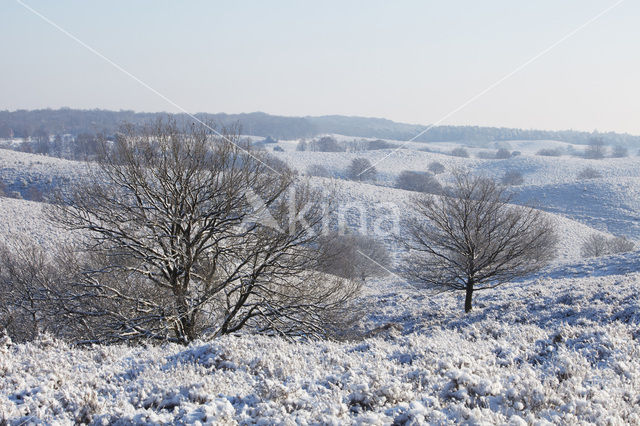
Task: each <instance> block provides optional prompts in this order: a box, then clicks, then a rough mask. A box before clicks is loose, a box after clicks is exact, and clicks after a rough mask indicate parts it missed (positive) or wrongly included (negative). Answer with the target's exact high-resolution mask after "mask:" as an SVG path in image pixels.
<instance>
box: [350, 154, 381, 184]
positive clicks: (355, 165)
mask: <svg viewBox="0 0 640 426" xmlns="http://www.w3.org/2000/svg"><path fill="white" fill-rule="evenodd" d="M377 174H378V172H377V170H376V168H375V167H373V166H372V165H371V162H370V161H369V160H367V159H366V158H354V159H353V160H352V161H351V164H350V165H349V168H348V169H347V176H348V177H349V179H351V180H359V181H364V180H375V178H376V176H377Z"/></svg>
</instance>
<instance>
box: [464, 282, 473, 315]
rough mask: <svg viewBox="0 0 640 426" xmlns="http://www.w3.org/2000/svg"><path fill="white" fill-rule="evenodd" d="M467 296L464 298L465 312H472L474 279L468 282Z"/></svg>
mask: <svg viewBox="0 0 640 426" xmlns="http://www.w3.org/2000/svg"><path fill="white" fill-rule="evenodd" d="M466 293H467V294H466V296H465V298H464V311H465V312H470V311H471V297H472V296H473V279H471V278H470V279H469V280H468V281H467V288H466Z"/></svg>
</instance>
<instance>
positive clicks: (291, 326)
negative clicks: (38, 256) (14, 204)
mask: <svg viewBox="0 0 640 426" xmlns="http://www.w3.org/2000/svg"><path fill="white" fill-rule="evenodd" d="M270 164H273V163H271V162H270V160H269V158H268V155H267V154H266V153H264V152H262V153H261V152H254V151H251V149H250V147H249V146H242V142H241V140H240V138H239V134H238V132H237V131H234V130H233V129H232V130H230V131H225V132H223V136H218V135H213V134H211V132H210V131H209V130H207V128H205V127H203V126H197V125H191V126H187V127H185V128H183V127H181V126H178V125H177V124H176V123H175V122H171V121H169V122H158V123H156V124H155V125H150V126H145V127H143V128H134V127H131V126H129V127H125V128H124V129H123V130H122V132H121V133H120V134H119V136H118V138H117V139H116V141H115V144H114V145H113V147H112V148H111V149H109V150H107V149H103V150H102V152H101V155H100V161H98V162H94V163H90V164H89V165H88V167H89V168H90V170H89V171H90V173H89V178H88V180H87V181H86V182H84V183H83V184H82V185H78V186H76V187H73V188H72V189H69V190H66V191H64V192H62V193H61V194H59V196H58V197H57V198H56V200H55V203H54V204H53V205H52V206H51V208H50V210H49V211H48V216H49V218H50V219H51V220H53V221H54V222H55V223H56V224H57V225H59V226H61V227H63V228H65V229H67V230H70V231H78V232H79V233H80V234H81V235H83V236H85V238H81V239H80V241H79V242H77V244H78V245H77V246H75V247H72V248H71V249H69V250H64V251H61V252H60V253H52V254H51V256H52V257H53V259H52V260H51V264H52V265H55V268H56V270H59V271H61V272H62V273H63V277H62V278H58V277H57V276H56V275H51V276H52V277H53V278H54V279H52V282H53V283H55V285H56V286H58V287H56V288H55V291H53V290H52V291H49V290H47V289H48V288H49V287H51V288H53V284H52V285H49V284H47V285H46V286H45V285H40V284H38V281H37V280H33V279H30V278H28V279H26V280H25V282H27V283H28V285H30V286H34V287H38V288H44V289H45V290H46V291H42V292H37V294H44V295H46V297H47V299H49V300H47V306H48V307H56V308H60V307H61V308H60V311H59V313H58V314H57V315H55V316H53V317H51V318H55V327H54V329H55V332H56V334H57V335H62V336H66V337H70V338H72V339H73V340H74V341H84V342H114V341H135V340H142V339H145V340H149V339H150V340H169V341H175V342H180V343H185V344H186V343H188V342H191V341H193V340H194V339H197V338H200V337H203V336H218V335H222V334H228V333H233V332H236V331H238V330H240V329H249V330H251V331H254V332H258V333H265V334H275V335H283V336H303V337H321V336H327V335H331V334H332V333H333V332H334V331H336V330H339V329H341V328H342V327H344V325H345V323H348V322H349V318H352V317H353V315H352V314H351V313H352V312H355V311H354V310H353V309H352V301H353V299H354V297H355V296H356V295H357V292H358V290H359V284H358V283H357V282H356V281H352V280H345V279H343V278H340V277H335V276H329V275H327V274H325V273H323V272H321V265H322V262H323V261H324V260H323V253H322V252H321V251H320V250H318V239H319V238H320V237H319V236H320V232H319V231H320V226H321V219H322V217H323V214H324V207H325V206H324V205H323V204H322V203H321V202H322V201H323V200H325V198H326V195H325V194H323V193H321V192H319V190H316V189H313V188H312V187H310V186H309V185H308V184H307V183H305V182H304V181H301V180H300V179H298V178H297V177H296V175H295V173H293V172H291V171H290V170H288V169H286V168H281V167H277V168H274V167H271V166H270ZM24 258H25V259H29V256H25V257H24ZM3 260H4V261H5V262H3V267H2V268H0V269H2V270H3V271H5V270H6V269H5V267H4V265H5V264H6V262H7V261H6V260H5V259H3ZM21 269H24V268H22V266H21ZM31 269H34V270H42V271H45V272H46V271H47V270H46V269H41V268H39V265H36V267H34V268H31ZM46 275H47V276H49V274H48V273H47V274H46ZM9 276H10V278H11V277H15V273H10V274H9ZM5 278H6V277H4V278H3V280H2V281H1V282H0V286H2V289H3V290H4V289H6V288H10V287H12V286H14V284H13V283H12V281H11V279H13V278H11V279H9V280H6V279H5ZM47 279H48V278H47ZM0 293H4V291H0ZM23 311H24V309H23ZM25 312H28V311H25ZM39 312H41V313H40V318H43V317H47V316H48V315H47V314H46V312H47V311H46V310H44V311H39Z"/></svg>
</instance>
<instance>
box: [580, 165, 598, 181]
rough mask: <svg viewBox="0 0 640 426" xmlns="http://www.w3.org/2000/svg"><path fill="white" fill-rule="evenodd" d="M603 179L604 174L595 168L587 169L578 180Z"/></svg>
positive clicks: (583, 170)
mask: <svg viewBox="0 0 640 426" xmlns="http://www.w3.org/2000/svg"><path fill="white" fill-rule="evenodd" d="M601 177H602V173H600V172H599V171H598V170H596V169H594V168H593V167H585V168H584V169H582V170H581V171H580V173H578V179H599V178H601Z"/></svg>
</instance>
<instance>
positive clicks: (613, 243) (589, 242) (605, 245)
mask: <svg viewBox="0 0 640 426" xmlns="http://www.w3.org/2000/svg"><path fill="white" fill-rule="evenodd" d="M634 249H635V244H634V242H633V241H630V240H628V239H627V238H626V237H611V238H607V237H605V236H604V235H601V234H592V235H590V236H589V237H588V238H587V239H586V240H585V241H584V243H583V244H582V248H581V254H582V257H600V256H606V255H610V254H618V253H626V252H629V251H633V250H634Z"/></svg>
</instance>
